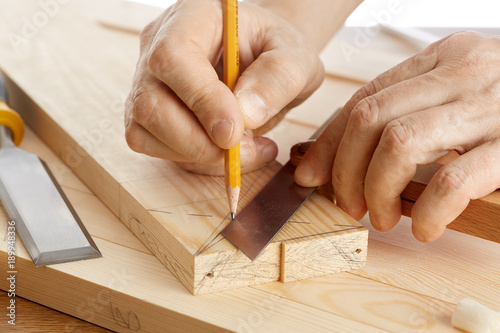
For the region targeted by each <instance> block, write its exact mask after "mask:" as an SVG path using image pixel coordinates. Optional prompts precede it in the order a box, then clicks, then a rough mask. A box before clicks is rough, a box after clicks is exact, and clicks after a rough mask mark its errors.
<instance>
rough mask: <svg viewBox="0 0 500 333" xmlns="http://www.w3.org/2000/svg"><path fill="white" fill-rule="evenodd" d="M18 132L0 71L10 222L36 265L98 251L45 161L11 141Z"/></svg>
mask: <svg viewBox="0 0 500 333" xmlns="http://www.w3.org/2000/svg"><path fill="white" fill-rule="evenodd" d="M23 134H24V124H23V120H22V119H21V117H20V116H19V114H18V113H17V112H15V111H13V110H12V109H10V108H9V106H8V105H7V89H6V87H5V82H4V80H3V77H2V76H1V75H0V199H1V200H2V203H3V205H4V207H5V209H6V211H7V213H8V215H9V217H10V219H11V220H12V221H13V222H10V223H12V224H14V225H15V227H16V231H17V232H18V234H19V236H20V237H21V239H22V241H23V243H24V245H25V246H26V248H27V250H28V252H29V254H30V256H31V258H32V259H33V262H34V263H35V265H36V266H46V265H50V264H57V263H63V262H68V261H75V260H81V259H90V258H98V257H101V256H102V255H101V252H100V251H99V249H98V248H97V246H96V245H95V243H94V241H93V240H92V238H91V237H90V235H89V233H88V232H87V230H86V229H85V226H84V225H83V223H82V222H81V220H80V218H79V217H78V215H77V214H76V212H75V210H74V209H73V207H72V206H71V204H70V203H69V200H68V199H67V197H66V196H65V194H64V192H63V191H62V189H61V188H60V187H59V185H58V184H57V182H56V180H55V178H54V176H53V175H52V173H51V172H50V170H49V169H48V167H47V165H46V164H45V163H44V162H43V161H42V160H40V159H39V158H38V156H36V155H33V154H30V153H28V152H25V151H23V150H21V149H19V148H17V147H16V145H19V144H20V143H21V140H22V137H23ZM12 224H10V225H12Z"/></svg>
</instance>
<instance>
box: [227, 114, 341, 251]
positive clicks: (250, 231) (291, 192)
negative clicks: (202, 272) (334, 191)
mask: <svg viewBox="0 0 500 333" xmlns="http://www.w3.org/2000/svg"><path fill="white" fill-rule="evenodd" d="M339 111H340V110H337V111H336V112H335V113H334V114H333V115H331V116H330V118H328V119H327V120H326V121H325V123H324V124H323V125H322V126H321V127H320V128H318V129H317V130H316V132H315V133H314V134H313V135H312V136H311V138H310V139H316V138H318V137H319V135H320V134H321V133H323V131H324V130H325V128H326V127H327V126H328V125H329V124H330V122H331V121H332V120H333V119H334V118H335V116H336V115H337V113H338V112H339ZM294 172H295V166H293V165H292V163H290V162H288V163H287V164H285V165H284V166H283V167H282V168H281V169H280V170H279V171H278V173H277V174H276V175H274V177H273V178H271V180H270V181H269V182H268V183H267V184H266V186H265V187H264V188H263V189H262V190H261V191H260V192H259V193H258V194H257V195H256V196H255V198H253V200H252V201H250V203H249V204H248V205H246V206H245V208H243V209H242V210H241V212H240V213H239V214H238V215H237V216H236V218H235V219H234V220H233V221H231V222H230V223H229V224H228V225H227V226H226V227H225V228H224V230H222V232H221V233H222V235H223V236H224V237H226V239H227V240H229V241H230V242H231V243H232V244H233V245H234V246H236V247H237V248H239V249H240V250H241V251H242V252H243V253H245V254H246V255H247V256H248V257H249V258H250V259H252V260H255V258H257V257H258V256H259V254H260V253H261V252H262V250H264V248H265V247H266V246H267V245H268V244H269V243H270V242H271V241H272V240H273V238H274V237H275V236H276V235H277V234H278V232H279V231H280V230H281V229H282V228H283V227H284V226H285V225H286V223H287V222H288V221H289V220H290V218H291V217H292V216H293V215H294V214H295V213H296V212H297V210H299V208H300V207H302V205H303V204H304V202H305V201H306V200H307V199H308V198H309V196H310V195H311V194H312V193H313V192H314V191H315V190H316V187H302V186H299V185H297V184H296V183H295V178H294Z"/></svg>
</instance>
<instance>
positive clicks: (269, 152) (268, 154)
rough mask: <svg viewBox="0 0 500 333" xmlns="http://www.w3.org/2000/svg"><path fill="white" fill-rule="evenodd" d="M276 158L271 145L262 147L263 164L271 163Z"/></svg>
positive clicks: (274, 150) (273, 147) (274, 149)
mask: <svg viewBox="0 0 500 333" xmlns="http://www.w3.org/2000/svg"><path fill="white" fill-rule="evenodd" d="M275 158H276V148H275V146H274V145H273V144H269V145H267V146H265V147H264V150H263V151H262V160H263V161H264V163H271V162H272V161H274V159H275Z"/></svg>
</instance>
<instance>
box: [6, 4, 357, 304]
mask: <svg viewBox="0 0 500 333" xmlns="http://www.w3.org/2000/svg"><path fill="white" fill-rule="evenodd" d="M115 3H116V2H115V1H108V2H102V1H96V0H93V1H83V0H76V1H72V2H69V3H67V4H58V2H55V4H58V5H57V6H58V7H57V10H56V9H55V8H56V7H54V8H53V15H52V16H51V15H50V11H49V10H47V9H46V8H45V7H44V6H41V5H39V4H37V3H32V2H23V3H16V5H15V6H14V5H9V6H7V4H5V8H6V9H5V10H4V11H2V20H1V23H0V24H1V26H2V27H3V29H2V30H3V31H7V33H6V34H4V35H3V36H2V39H1V40H0V41H1V44H0V46H1V47H2V50H3V52H2V53H1V54H0V64H1V67H2V68H3V71H4V72H5V73H6V74H7V76H8V77H9V78H10V79H8V80H7V85H8V88H9V89H10V90H9V93H10V98H11V106H12V107H13V108H14V109H16V110H18V111H19V112H20V113H21V115H22V116H23V117H24V119H25V121H26V122H27V123H28V124H30V125H31V126H32V128H34V129H35V131H36V132H37V134H38V135H39V136H40V137H41V138H42V139H43V140H44V141H45V142H47V144H48V145H49V146H50V147H51V149H53V150H54V151H55V152H56V153H57V154H58V155H59V156H61V157H62V159H63V160H64V161H65V163H66V164H67V165H68V166H69V167H70V168H71V169H72V170H73V171H74V172H75V173H76V174H77V175H78V176H79V177H80V178H81V179H82V180H83V181H84V182H85V183H86V185H87V186H88V187H89V188H90V189H91V190H92V191H93V192H94V193H95V194H96V195H97V196H98V197H99V198H100V199H101V200H102V201H103V202H104V203H105V204H106V205H107V206H108V207H109V208H110V209H111V211H113V213H114V214H116V215H117V216H119V218H120V220H121V221H122V222H123V223H124V224H125V225H126V226H127V227H128V228H129V229H130V230H131V231H132V232H133V233H134V234H135V235H136V236H137V237H138V238H139V239H140V240H141V241H142V242H143V244H145V245H146V247H147V248H148V249H149V250H150V251H152V253H153V254H155V255H156V256H157V257H158V258H159V260H160V261H161V262H162V263H163V264H164V265H165V266H166V267H167V268H168V269H169V270H170V271H171V272H172V273H173V274H174V275H175V276H176V277H177V278H178V279H179V280H180V281H181V282H182V283H183V284H184V285H185V286H186V288H187V289H188V290H189V291H191V292H192V293H193V294H203V293H208V292H214V291H219V290H223V289H231V288H237V287H244V286H248V285H252V284H259V283H264V282H271V281H277V280H279V279H280V272H281V271H282V270H283V271H286V272H287V274H288V277H286V278H285V277H283V278H282V280H284V281H288V280H290V279H292V280H294V279H299V278H300V279H302V278H308V277H314V276H320V275H326V274H331V273H335V272H339V271H344V270H349V269H357V268H361V267H363V266H364V264H365V261H366V255H367V254H366V246H367V230H366V229H365V228H364V227H363V226H361V225H360V224H359V223H358V222H357V221H355V220H353V219H352V218H351V217H349V216H348V215H347V214H345V213H344V212H342V211H341V210H340V209H339V208H338V207H336V206H335V205H333V203H331V202H329V201H328V200H325V199H324V198H322V197H321V196H320V195H317V194H315V195H313V196H312V197H311V198H310V199H309V200H308V202H307V203H306V204H305V205H304V206H303V207H302V208H301V209H300V211H299V212H298V213H297V215H296V216H295V217H294V218H292V223H289V224H288V225H286V226H285V228H284V229H283V230H282V232H281V233H280V235H279V236H278V237H277V238H276V239H275V241H274V242H273V243H271V244H270V245H269V246H268V247H267V248H266V249H265V250H264V251H263V253H262V254H261V255H260V256H259V258H257V260H255V261H251V260H250V259H249V258H247V257H246V256H245V255H244V254H243V253H242V252H240V251H239V250H237V249H236V248H235V247H234V246H233V245H231V244H230V243H229V242H228V241H227V240H225V239H224V238H223V237H222V236H221V235H220V231H221V230H222V229H223V228H224V227H225V226H226V225H227V224H228V223H229V222H230V218H229V214H228V204H227V199H226V194H225V187H224V181H223V178H222V177H208V176H202V175H196V174H192V173H189V172H186V171H184V170H182V169H181V168H179V167H178V166H177V165H176V164H175V163H172V162H169V161H164V160H160V159H155V158H151V157H148V156H144V155H140V154H137V153H134V152H132V151H131V150H130V148H129V147H128V146H127V144H126V142H125V134H124V126H123V120H122V118H123V102H124V99H125V96H126V94H127V93H128V91H129V89H130V86H131V79H132V75H133V72H134V70H135V62H136V61H137V58H138V55H137V48H138V42H139V40H138V36H137V35H135V34H130V33H126V32H123V31H117V30H114V29H109V28H107V27H105V26H103V25H101V24H99V23H98V21H97V18H96V17H97V16H96V12H98V11H104V12H105V11H107V10H108V11H110V10H113V9H112V7H108V6H112V5H113V4H115ZM32 13H34V14H32ZM44 13H45V15H46V22H45V23H46V24H45V25H42V24H41V23H40V22H42V21H40V22H39V21H38V20H41V19H40V17H42V16H43V14H44ZM30 15H31V16H30ZM23 16H26V17H27V19H26V21H25V20H22V21H18V18H19V17H23ZM30 19H32V20H33V22H32V23H30ZM19 24H21V27H20V28H19ZM23 24H24V25H26V27H25V26H24V25H23ZM37 24H39V25H40V27H37ZM30 25H33V27H34V28H33V31H32V34H27V33H25V32H26V31H29V29H30V28H29V27H30ZM28 37H29V38H28ZM110 41H112V42H110ZM27 64H29V65H27ZM291 129H293V128H290V127H289V128H287V130H291ZM285 134H286V135H287V136H290V134H289V132H288V133H283V135H285ZM299 139H300V137H296V138H295V140H299ZM278 169H279V164H277V163H274V164H273V165H271V166H270V167H266V168H262V169H260V170H258V171H255V172H252V173H249V174H245V175H243V177H242V195H241V198H240V209H241V207H244V206H245V204H246V203H248V202H249V200H251V199H252V198H253V196H255V194H256V193H258V191H259V190H260V188H262V187H263V186H264V185H265V184H266V182H267V181H268V180H269V179H270V178H271V176H272V175H273V174H274V173H275V172H276V171H277V170H278ZM297 219H298V220H297ZM298 222H301V223H298ZM318 242H321V244H322V246H318V245H317V244H318ZM281 243H286V244H287V250H286V251H283V252H282V251H281V245H280V244H281ZM304 257H307V258H308V259H309V260H308V261H307V264H304V265H298V264H297V263H299V262H301V261H303V258H304ZM287 265H290V267H287Z"/></svg>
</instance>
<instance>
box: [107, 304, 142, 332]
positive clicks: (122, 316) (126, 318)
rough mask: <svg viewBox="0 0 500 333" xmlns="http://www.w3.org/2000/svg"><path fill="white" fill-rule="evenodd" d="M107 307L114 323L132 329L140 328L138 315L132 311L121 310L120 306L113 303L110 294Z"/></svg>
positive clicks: (137, 329)
mask: <svg viewBox="0 0 500 333" xmlns="http://www.w3.org/2000/svg"><path fill="white" fill-rule="evenodd" d="M109 299H110V300H109V308H110V310H111V315H112V316H113V319H114V321H115V323H116V324H117V325H118V326H120V327H124V328H128V329H129V330H132V331H139V330H140V329H141V322H140V321H139V317H138V316H137V315H136V314H135V312H133V311H126V310H125V311H123V312H122V311H121V310H120V308H118V307H117V306H115V305H114V304H113V299H112V295H110V296H109Z"/></svg>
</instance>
